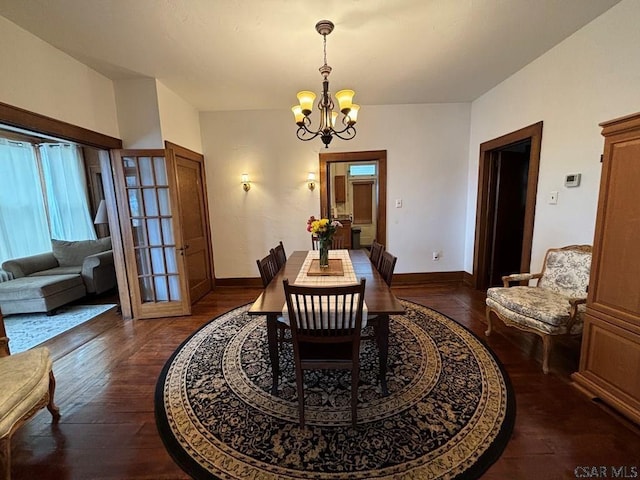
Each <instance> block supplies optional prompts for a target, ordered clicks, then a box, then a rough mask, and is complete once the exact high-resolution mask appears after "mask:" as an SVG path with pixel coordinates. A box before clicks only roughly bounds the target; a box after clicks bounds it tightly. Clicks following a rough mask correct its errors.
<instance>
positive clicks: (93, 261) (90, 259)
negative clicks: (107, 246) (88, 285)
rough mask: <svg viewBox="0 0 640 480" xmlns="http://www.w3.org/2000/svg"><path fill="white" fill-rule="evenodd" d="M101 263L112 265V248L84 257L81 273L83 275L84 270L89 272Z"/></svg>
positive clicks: (101, 264)
mask: <svg viewBox="0 0 640 480" xmlns="http://www.w3.org/2000/svg"><path fill="white" fill-rule="evenodd" d="M103 265H113V250H106V251H104V252H99V253H94V254H93V255H88V256H87V257H85V259H84V262H82V274H83V275H84V274H85V272H86V273H87V274H89V273H90V272H91V271H92V270H93V269H94V268H96V267H100V266H103Z"/></svg>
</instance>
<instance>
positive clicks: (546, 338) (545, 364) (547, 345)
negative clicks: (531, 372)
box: [540, 335, 551, 374]
mask: <svg viewBox="0 0 640 480" xmlns="http://www.w3.org/2000/svg"><path fill="white" fill-rule="evenodd" d="M540 336H541V337H542V371H543V372H544V373H545V374H547V373H549V352H550V351H551V335H540Z"/></svg>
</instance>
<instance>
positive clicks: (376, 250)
mask: <svg viewBox="0 0 640 480" xmlns="http://www.w3.org/2000/svg"><path fill="white" fill-rule="evenodd" d="M383 251H384V245H382V244H381V243H378V241H377V240H374V241H373V242H372V243H371V253H370V254H369V259H370V260H371V263H372V264H373V266H374V267H376V268H379V267H380V258H381V257H382V252H383Z"/></svg>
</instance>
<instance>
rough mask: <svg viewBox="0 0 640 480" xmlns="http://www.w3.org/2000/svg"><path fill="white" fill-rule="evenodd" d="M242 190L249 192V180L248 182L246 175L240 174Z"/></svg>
mask: <svg viewBox="0 0 640 480" xmlns="http://www.w3.org/2000/svg"><path fill="white" fill-rule="evenodd" d="M242 188H243V189H244V191H245V192H248V191H249V190H251V180H249V174H248V173H243V174H242Z"/></svg>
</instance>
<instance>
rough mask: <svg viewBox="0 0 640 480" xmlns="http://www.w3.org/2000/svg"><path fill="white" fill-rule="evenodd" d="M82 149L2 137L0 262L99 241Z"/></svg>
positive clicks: (0, 144)
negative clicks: (56, 245) (64, 244)
mask: <svg viewBox="0 0 640 480" xmlns="http://www.w3.org/2000/svg"><path fill="white" fill-rule="evenodd" d="M85 178H86V177H85V171H84V162H83V159H82V155H81V152H80V149H79V148H78V147H76V146H75V145H69V144H62V143H42V144H37V145H36V144H34V143H31V142H28V141H24V142H23V141H16V140H13V139H7V138H0V263H1V262H3V261H5V260H8V259H11V258H17V257H23V256H28V255H34V254H38V253H43V252H48V251H51V239H52V238H56V239H59V240H86V239H95V238H96V234H95V230H94V227H93V222H92V219H91V215H90V212H89V205H88V197H87V186H86V180H85Z"/></svg>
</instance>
